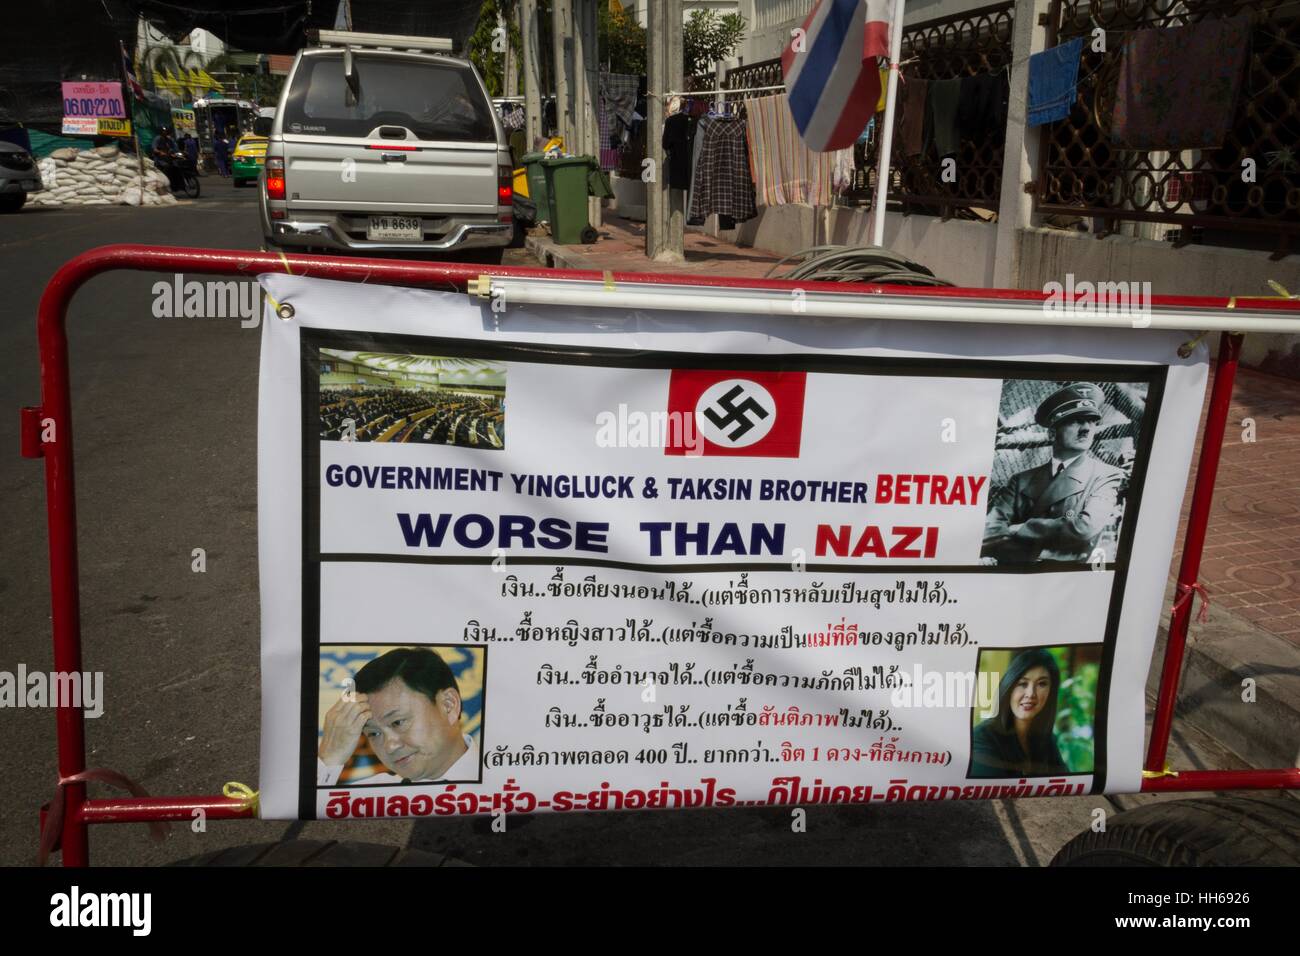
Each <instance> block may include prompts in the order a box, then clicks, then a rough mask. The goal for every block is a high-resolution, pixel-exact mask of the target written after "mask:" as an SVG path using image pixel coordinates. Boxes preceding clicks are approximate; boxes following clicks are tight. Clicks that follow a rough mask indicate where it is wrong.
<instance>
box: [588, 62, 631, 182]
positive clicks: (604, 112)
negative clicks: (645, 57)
mask: <svg viewBox="0 0 1300 956" xmlns="http://www.w3.org/2000/svg"><path fill="white" fill-rule="evenodd" d="M640 84H641V78H640V77H639V76H634V75H632V74H630V73H602V74H600V83H599V97H598V99H599V103H598V106H597V114H598V122H599V124H600V168H601V169H605V170H610V169H617V168H618V166H619V165H620V163H621V161H622V155H621V150H622V147H623V146H624V145H625V144H626V143H627V141H628V139H629V138H630V134H631V131H632V125H633V122H634V120H635V118H636V105H637V93H638V90H639V88H640Z"/></svg>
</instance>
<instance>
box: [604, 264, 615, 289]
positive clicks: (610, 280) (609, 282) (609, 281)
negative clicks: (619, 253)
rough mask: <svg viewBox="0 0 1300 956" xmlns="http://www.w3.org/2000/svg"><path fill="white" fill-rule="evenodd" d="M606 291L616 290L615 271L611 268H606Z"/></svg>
mask: <svg viewBox="0 0 1300 956" xmlns="http://www.w3.org/2000/svg"><path fill="white" fill-rule="evenodd" d="M605 291H606V292H613V291H614V273H613V271H612V270H610V269H606V270H605Z"/></svg>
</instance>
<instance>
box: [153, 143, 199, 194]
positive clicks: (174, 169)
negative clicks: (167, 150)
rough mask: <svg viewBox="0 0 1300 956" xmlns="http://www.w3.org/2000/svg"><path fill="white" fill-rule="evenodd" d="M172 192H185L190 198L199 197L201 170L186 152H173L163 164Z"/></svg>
mask: <svg viewBox="0 0 1300 956" xmlns="http://www.w3.org/2000/svg"><path fill="white" fill-rule="evenodd" d="M161 168H162V171H163V173H164V174H165V175H166V176H167V181H168V184H169V185H170V186H171V190H172V192H174V193H176V192H183V193H184V194H185V195H186V196H187V197H188V198H190V199H198V198H199V171H198V169H197V167H196V166H195V164H194V162H193V160H191V159H190V158H189V157H188V156H186V155H185V154H184V153H171V154H169V155H168V157H167V162H166V165H164V166H162V167H161Z"/></svg>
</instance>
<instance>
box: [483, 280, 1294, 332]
mask: <svg viewBox="0 0 1300 956" xmlns="http://www.w3.org/2000/svg"><path fill="white" fill-rule="evenodd" d="M484 278H485V279H487V278H488V277H486V276H485V277H484ZM470 291H471V294H477V295H478V296H480V297H488V296H501V297H503V299H504V301H505V302H506V303H507V305H508V306H513V305H559V306H589V307H596V308H622V309H647V310H651V309H667V310H672V311H681V312H741V313H748V314H752V315H780V316H787V317H791V318H799V317H804V316H816V317H819V318H838V319H867V320H873V321H875V320H881V319H884V320H894V321H897V320H904V321H912V322H965V323H984V324H992V325H1041V326H1048V327H1056V328H1062V327H1074V328H1113V329H1173V330H1177V331H1198V332H1199V331H1224V332H1285V333H1292V334H1294V333H1296V332H1297V331H1300V313H1294V314H1287V313H1281V314H1273V313H1266V312H1251V310H1250V309H1249V308H1240V307H1238V308H1235V309H1233V310H1231V311H1229V310H1227V309H1170V308H1160V307H1153V308H1151V309H1150V311H1149V312H1141V311H1135V312H1131V313H1130V312H1124V311H1118V312H1103V313H1100V314H1090V313H1085V312H1082V311H1080V310H1077V309H1075V310H1070V311H1066V310H1064V309H1057V310H1055V311H1054V310H1052V309H1049V308H1048V307H1047V305H1046V304H1045V303H1044V302H1041V301H1040V302H1032V301H1031V302H1024V301H1015V300H985V301H972V300H969V299H949V298H940V297H935V298H933V299H930V300H924V299H920V300H918V299H917V298H913V297H911V296H891V295H888V294H878V295H873V294H857V295H855V294H852V293H845V294H834V293H832V294H826V293H808V292H803V290H791V292H790V293H789V294H786V293H782V292H779V291H778V292H774V291H770V290H758V289H755V290H736V289H717V288H712V287H708V286H646V287H644V288H637V287H636V286H635V285H632V284H629V283H624V284H622V285H619V286H614V287H610V286H606V285H605V284H603V283H600V282H586V281H577V280H568V279H565V280H548V279H509V278H503V277H500V276H492V277H491V278H490V281H489V282H488V283H486V284H484V283H481V282H480V283H474V284H472V287H471V290H470ZM795 291H799V292H802V295H801V296H795V295H794V294H793V293H794V292H795ZM485 293H486V294H485Z"/></svg>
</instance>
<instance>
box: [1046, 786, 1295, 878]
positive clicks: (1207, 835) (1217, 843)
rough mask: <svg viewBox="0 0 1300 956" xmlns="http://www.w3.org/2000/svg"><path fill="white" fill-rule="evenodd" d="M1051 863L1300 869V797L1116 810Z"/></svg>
mask: <svg viewBox="0 0 1300 956" xmlns="http://www.w3.org/2000/svg"><path fill="white" fill-rule="evenodd" d="M1051 866H1300V801H1297V800H1295V799H1293V798H1291V797H1288V796H1276V797H1236V796H1234V797H1203V798H1197V799H1194V800H1171V801H1168V802H1165V803H1153V804H1148V805H1147V806H1145V807H1138V808H1137V809H1135V810H1126V811H1124V812H1123V813H1117V814H1115V815H1114V816H1113V817H1111V818H1110V819H1109V820H1107V821H1106V831H1105V832H1104V833H1094V832H1092V831H1091V830H1089V831H1088V832H1086V833H1081V834H1079V835H1078V836H1077V837H1075V838H1074V839H1073V840H1071V841H1070V842H1069V843H1067V844H1066V845H1065V846H1063V847H1062V848H1061V851H1060V852H1059V853H1057V854H1056V856H1055V857H1054V858H1053V859H1052V862H1051Z"/></svg>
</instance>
